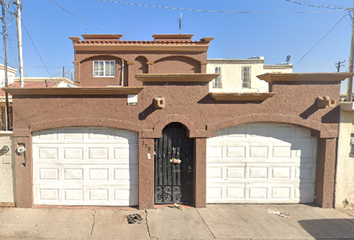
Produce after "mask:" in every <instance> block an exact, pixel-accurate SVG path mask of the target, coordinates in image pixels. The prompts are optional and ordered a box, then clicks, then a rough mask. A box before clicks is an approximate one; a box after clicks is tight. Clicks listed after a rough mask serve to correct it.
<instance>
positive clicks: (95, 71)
mask: <svg viewBox="0 0 354 240" xmlns="http://www.w3.org/2000/svg"><path fill="white" fill-rule="evenodd" d="M96 63H97V64H102V69H96V68H95V64H96ZM111 63H113V70H110V71H109V70H108V69H107V67H108V66H111ZM92 64H93V76H94V77H115V76H116V61H115V60H94V61H93V63H92ZM106 66H107V67H106ZM106 71H109V72H110V73H111V74H107V72H106ZM99 74H102V75H99Z"/></svg>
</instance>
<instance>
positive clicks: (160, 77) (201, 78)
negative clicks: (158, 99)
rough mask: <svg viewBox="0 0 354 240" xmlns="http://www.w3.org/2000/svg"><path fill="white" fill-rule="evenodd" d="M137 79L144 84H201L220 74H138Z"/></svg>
mask: <svg viewBox="0 0 354 240" xmlns="http://www.w3.org/2000/svg"><path fill="white" fill-rule="evenodd" d="M135 76H136V78H137V79H138V80H139V81H141V82H144V83H147V82H149V83H152V82H154V83H160V82H174V83H178V82H179V83H186V82H200V83H208V82H210V81H211V80H213V79H214V78H216V77H218V76H219V74H210V73H179V74H178V73H173V74H169V73H168V74H149V73H147V74H136V75H135Z"/></svg>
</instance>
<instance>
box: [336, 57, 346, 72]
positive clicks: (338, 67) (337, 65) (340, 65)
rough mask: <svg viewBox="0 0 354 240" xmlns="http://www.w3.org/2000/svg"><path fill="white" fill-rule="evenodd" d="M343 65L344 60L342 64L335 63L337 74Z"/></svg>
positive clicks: (339, 62)
mask: <svg viewBox="0 0 354 240" xmlns="http://www.w3.org/2000/svg"><path fill="white" fill-rule="evenodd" d="M343 63H345V60H344V61H343V62H341V61H338V62H337V63H336V67H337V72H340V67H344V64H343Z"/></svg>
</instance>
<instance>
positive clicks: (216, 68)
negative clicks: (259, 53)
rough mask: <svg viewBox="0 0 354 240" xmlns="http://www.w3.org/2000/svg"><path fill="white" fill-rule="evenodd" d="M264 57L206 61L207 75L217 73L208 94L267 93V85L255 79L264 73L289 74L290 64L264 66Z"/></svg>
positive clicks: (291, 66)
mask: <svg viewBox="0 0 354 240" xmlns="http://www.w3.org/2000/svg"><path fill="white" fill-rule="evenodd" d="M264 61H265V60H264V57H251V58H249V59H208V65H207V73H219V74H220V76H219V77H217V78H215V79H214V80H213V81H212V82H211V83H210V84H209V91H210V92H268V83H266V82H265V81H262V80H260V79H258V78H257V76H258V75H261V74H264V73H291V72H292V69H293V65H292V64H287V63H281V64H276V65H264Z"/></svg>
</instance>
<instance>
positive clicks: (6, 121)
mask: <svg viewBox="0 0 354 240" xmlns="http://www.w3.org/2000/svg"><path fill="white" fill-rule="evenodd" d="M1 5H2V18H1V20H2V36H3V39H4V69H5V87H7V86H8V78H7V55H6V23H5V0H1ZM5 99H6V103H5V129H6V131H8V130H9V95H8V93H7V92H6V93H5Z"/></svg>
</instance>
